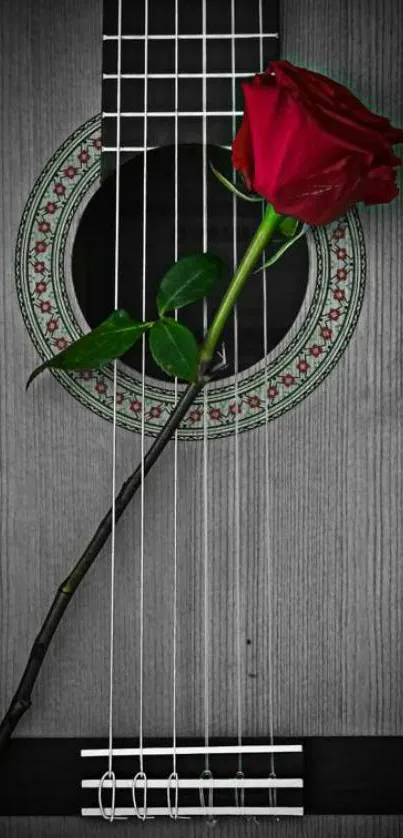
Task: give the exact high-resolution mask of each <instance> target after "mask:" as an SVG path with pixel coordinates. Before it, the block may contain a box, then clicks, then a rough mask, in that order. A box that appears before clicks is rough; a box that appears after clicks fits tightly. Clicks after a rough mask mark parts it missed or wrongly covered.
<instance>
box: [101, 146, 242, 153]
mask: <svg viewBox="0 0 403 838" xmlns="http://www.w3.org/2000/svg"><path fill="white" fill-rule="evenodd" d="M155 148H158V146H156V145H148V146H147V151H153V150H154V149H155ZM220 148H225V149H226V150H227V151H231V148H232V146H230V145H221V146H220ZM116 151H117V148H116V146H113V145H108V146H106V145H104V146H102V152H103V153H104V154H109V153H113V154H115V153H116ZM120 151H123V152H136V153H140V152H143V151H144V146H142V145H129V146H127V145H126V146H120Z"/></svg>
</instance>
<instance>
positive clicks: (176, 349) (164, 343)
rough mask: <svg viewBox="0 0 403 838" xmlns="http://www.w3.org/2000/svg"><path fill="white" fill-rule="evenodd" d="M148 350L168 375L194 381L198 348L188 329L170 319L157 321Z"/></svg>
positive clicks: (153, 327) (152, 329) (197, 361)
mask: <svg viewBox="0 0 403 838" xmlns="http://www.w3.org/2000/svg"><path fill="white" fill-rule="evenodd" d="M150 350H151V354H152V356H153V358H154V361H155V363H156V364H158V366H159V367H161V368H162V369H163V370H164V372H166V373H168V375H173V376H177V377H178V378H184V379H185V381H196V379H197V367H198V363H199V347H198V345H197V342H196V339H195V337H194V335H193V334H192V332H191V331H190V329H187V328H186V326H183V325H182V323H178V322H177V321H176V320H174V319H173V318H172V317H164V319H163V320H157V321H156V322H155V323H154V325H153V326H152V328H151V331H150Z"/></svg>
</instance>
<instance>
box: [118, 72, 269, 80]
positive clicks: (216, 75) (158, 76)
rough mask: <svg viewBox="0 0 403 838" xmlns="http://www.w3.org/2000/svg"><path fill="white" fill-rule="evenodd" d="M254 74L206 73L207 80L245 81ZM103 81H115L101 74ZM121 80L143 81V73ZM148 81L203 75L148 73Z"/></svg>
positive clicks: (196, 77) (126, 75)
mask: <svg viewBox="0 0 403 838" xmlns="http://www.w3.org/2000/svg"><path fill="white" fill-rule="evenodd" d="M254 75H255V73H254V71H253V70H251V72H250V73H206V78H207V79H232V78H234V77H235V78H238V79H246V78H249V77H251V76H254ZM102 78H103V79H116V74H115V73H103V74H102ZM121 78H122V79H144V78H145V76H144V73H122V75H121ZM147 78H148V79H176V78H178V79H202V78H204V76H203V73H178V74H176V73H149V74H148V76H147Z"/></svg>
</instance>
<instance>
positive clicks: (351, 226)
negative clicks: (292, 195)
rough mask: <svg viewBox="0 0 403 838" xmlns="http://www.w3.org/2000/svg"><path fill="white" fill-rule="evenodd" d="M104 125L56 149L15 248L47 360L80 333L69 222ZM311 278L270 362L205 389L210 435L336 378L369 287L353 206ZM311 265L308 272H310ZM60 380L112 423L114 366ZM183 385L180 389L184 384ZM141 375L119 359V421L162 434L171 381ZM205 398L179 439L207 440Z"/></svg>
mask: <svg viewBox="0 0 403 838" xmlns="http://www.w3.org/2000/svg"><path fill="white" fill-rule="evenodd" d="M100 129H101V119H100V117H99V116H95V117H93V118H92V119H90V120H89V121H88V122H86V123H84V125H82V126H81V127H80V128H79V129H78V130H77V131H75V132H74V133H73V134H72V135H71V136H70V137H69V138H68V139H67V140H66V141H65V142H64V143H63V145H62V146H61V147H60V148H59V149H58V150H57V151H56V152H55V154H54V155H53V156H52V157H51V159H50V160H49V162H48V164H47V165H46V167H45V168H44V170H43V171H42V173H41V175H40V176H39V178H38V180H37V182H36V184H35V185H34V187H33V189H32V192H31V194H30V196H29V199H28V201H27V204H26V207H25V210H24V213H23V217H22V220H21V224H20V228H19V232H18V238H17V247H16V284H17V294H18V300H19V304H20V307H21V311H22V315H23V318H24V322H25V324H26V327H27V329H28V332H29V334H30V336H31V339H32V341H33V343H34V345H35V347H36V349H37V351H38V353H39V355H40V356H41V358H42V359H43V360H46V359H47V358H49V357H51V356H52V355H55V354H57V353H58V352H60V351H61V350H63V349H65V348H66V347H67V346H68V345H69V344H70V343H72V342H73V341H75V340H77V339H78V338H79V337H81V335H82V334H84V331H83V329H82V327H81V325H80V323H79V322H78V319H77V317H76V315H75V313H74V308H77V303H76V302H75V301H74V300H72V299H71V296H70V295H71V293H72V291H71V290H69V289H70V288H72V283H71V282H70V283H69V282H68V281H67V276H66V265H65V262H66V259H65V253H66V241H67V238H68V235H69V232H70V231H71V229H72V224H73V219H74V217H75V216H76V215H77V213H79V212H80V211H81V209H83V207H84V206H85V203H86V200H87V199H88V194H89V190H90V189H91V187H93V185H94V184H96V182H97V181H98V179H99V176H100V161H101V136H100ZM308 243H309V247H310V253H311V254H312V260H311V261H312V263H313V276H312V282H310V283H309V284H308V287H310V289H311V290H310V301H309V305H308V306H306V311H305V312H304V316H303V318H302V319H301V318H297V320H296V323H295V324H294V326H295V328H294V327H292V328H291V330H290V332H289V334H288V335H286V337H285V338H284V340H283V341H282V342H281V344H280V345H279V346H278V347H276V348H275V350H273V352H272V353H270V356H269V357H268V359H267V361H266V362H265V361H264V360H262V362H261V363H260V364H258V365H256V366H255V367H253V368H251V369H250V370H248V371H247V372H246V373H242V374H241V375H240V376H239V380H238V386H237V401H235V398H234V392H235V391H234V379H233V378H228V379H226V380H224V381H220V382H215V383H214V384H211V385H210V386H209V388H208V398H207V410H208V415H207V426H208V436H209V437H210V438H217V437H223V436H227V435H230V434H231V433H233V430H234V427H235V423H236V421H237V425H238V430H239V432H242V431H246V430H248V429H250V428H252V427H256V426H258V425H261V424H263V423H264V422H265V421H266V417H267V418H268V419H269V420H272V419H274V418H276V417H278V416H280V415H281V414H283V413H285V412H286V411H288V410H290V409H291V408H292V407H294V406H295V405H297V404H298V403H300V402H301V401H302V399H304V398H305V397H306V396H308V394H309V393H311V392H312V390H313V389H315V388H316V387H317V386H318V385H319V384H320V383H321V382H322V381H323V380H324V378H325V377H326V376H327V375H328V374H329V373H330V372H331V370H332V369H333V368H334V366H335V365H336V363H337V362H338V360H339V358H340V356H341V355H342V353H343V352H344V350H345V349H346V347H347V345H348V342H349V340H350V338H351V336H352V334H353V331H354V328H355V326H356V323H357V320H358V316H359V312H360V309H361V305H362V299H363V293H364V285H365V273H366V266H365V248H364V239H363V234H362V229H361V224H360V221H359V216H358V212H357V210H356V209H353V210H352V211H350V212H348V213H347V215H346V216H344V217H341V218H339V219H337V221H334V222H333V223H331V224H329V225H327V226H326V227H312V228H311V230H310V232H309V234H308ZM311 267H312V266H311ZM52 374H53V375H55V377H56V378H57V379H58V380H59V381H60V383H61V384H62V385H63V386H64V387H65V388H66V389H67V390H68V392H69V393H71V395H73V396H74V397H75V398H76V399H78V401H79V402H80V403H81V404H82V405H84V406H85V407H88V408H90V410H92V411H93V412H95V413H97V414H98V415H100V416H102V417H103V418H105V419H107V420H110V421H112V418H113V404H112V400H113V395H112V394H113V365H112V364H109V365H108V366H106V367H105V368H104V369H103V370H102V371H84V372H75V371H71V372H65V371H59V370H52ZM180 389H181V388H180ZM141 394H142V387H141V378H140V375H139V374H138V373H136V372H135V371H134V370H131V369H129V367H127V366H125V365H124V364H122V363H121V362H118V379H117V422H118V424H119V425H120V426H121V427H124V428H126V429H128V430H132V431H136V432H139V431H140V430H141V420H142V412H143V410H144V412H145V431H146V433H147V434H149V435H150V436H156V435H157V434H158V433H159V431H160V429H161V427H162V426H163V425H164V424H165V422H166V420H167V418H168V416H169V414H170V413H171V411H172V409H173V407H174V404H175V392H174V384H173V383H172V384H165V383H164V384H162V383H161V382H159V381H157V380H155V379H150V378H148V379H146V386H145V396H146V397H145V403H144V405H143V403H142V395H141ZM203 402H204V399H203V396H201V397H199V399H198V400H196V402H195V404H194V405H193V406H192V408H191V409H190V410H189V412H188V414H187V416H186V417H185V420H184V421H183V423H182V425H181V428H180V429H179V431H178V436H179V438H180V439H202V438H203V433H204V430H203V428H204V414H203V410H204V404H203Z"/></svg>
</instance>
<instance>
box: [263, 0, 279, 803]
mask: <svg viewBox="0 0 403 838" xmlns="http://www.w3.org/2000/svg"><path fill="white" fill-rule="evenodd" d="M259 35H260V40H259V63H260V72H261V73H263V71H264V63H263V5H262V0H259ZM263 212H264V208H263V207H262V214H263ZM262 293H263V354H264V386H265V425H264V429H265V434H264V471H265V542H266V555H267V563H266V568H267V570H266V572H267V621H268V637H267V657H268V670H269V683H268V704H269V711H268V716H269V719H268V721H269V741H270V745H273V744H274V717H273V637H272V634H273V615H272V608H271V601H272V600H271V597H272V591H271V551H270V543H271V537H270V504H269V500H270V482H269V405H268V398H269V397H268V369H267V354H268V335H267V272H266V270H263V271H262ZM270 776H271V777H272V778H273V779H274V778H275V777H276V771H275V760H274V752H273V751H272V752H271V754H270ZM276 799H277V794H276V790H275V789H270V790H269V800H270V805H272V806H275V805H276Z"/></svg>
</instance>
